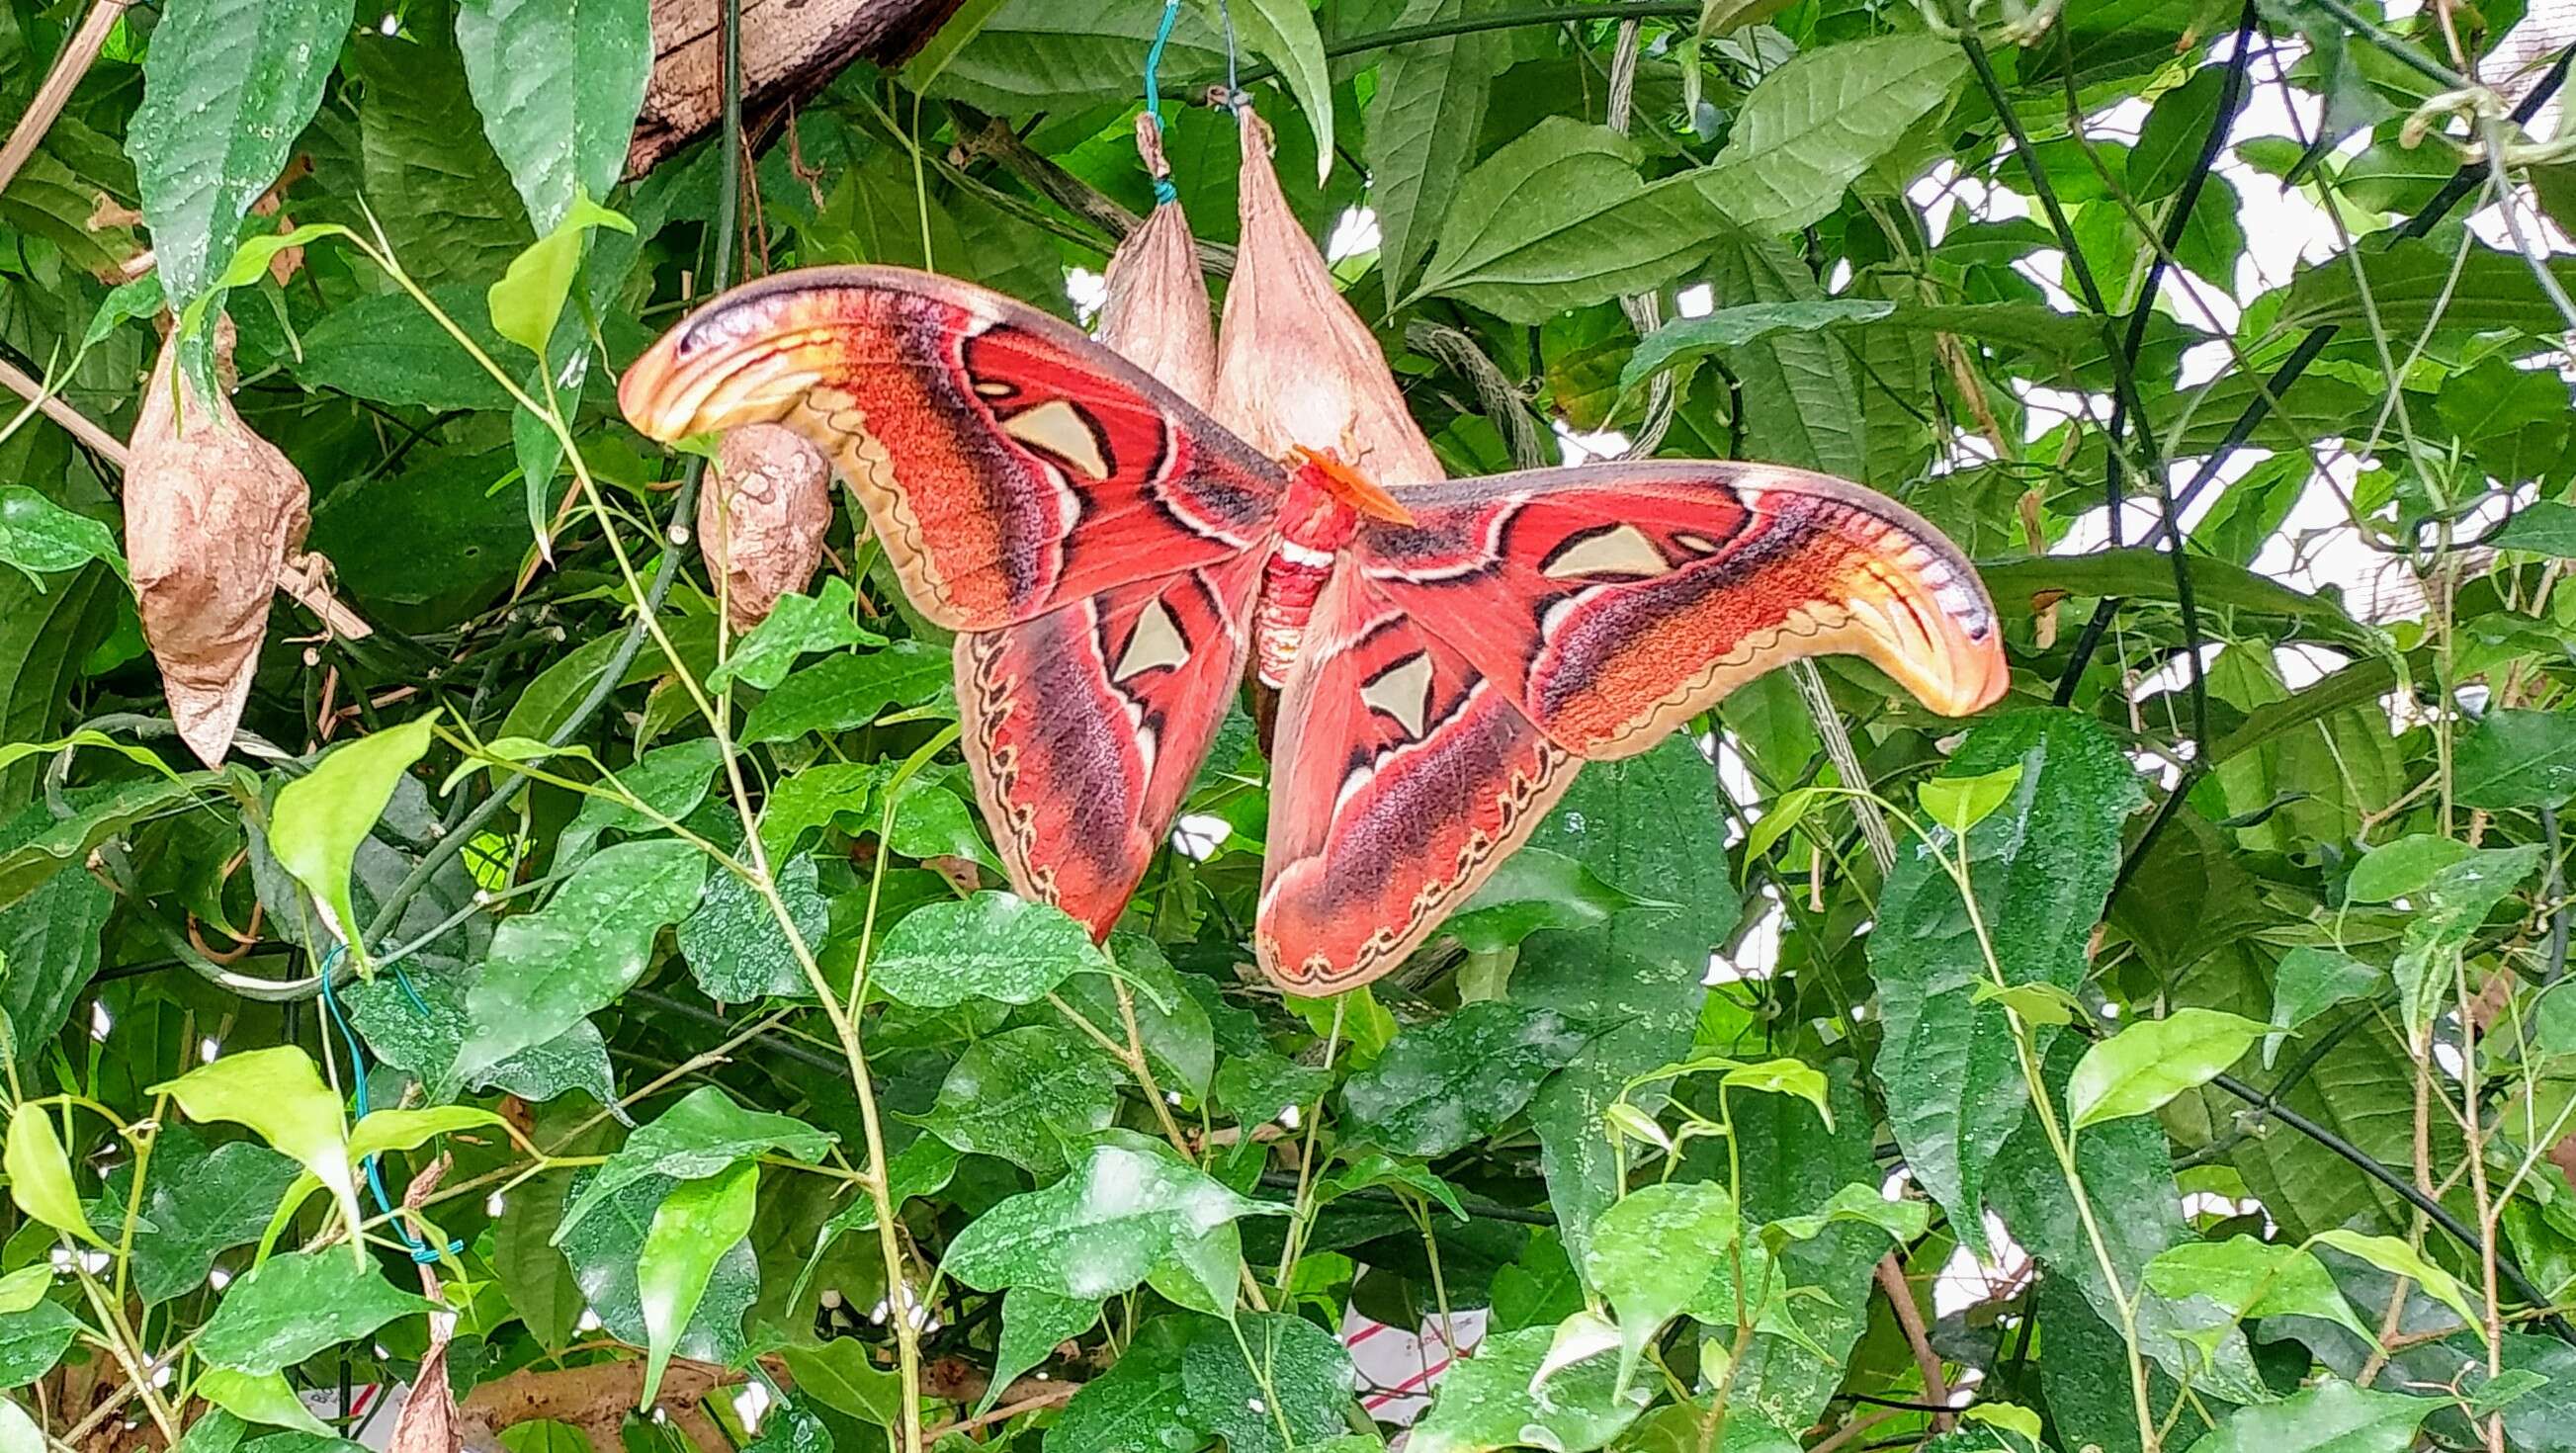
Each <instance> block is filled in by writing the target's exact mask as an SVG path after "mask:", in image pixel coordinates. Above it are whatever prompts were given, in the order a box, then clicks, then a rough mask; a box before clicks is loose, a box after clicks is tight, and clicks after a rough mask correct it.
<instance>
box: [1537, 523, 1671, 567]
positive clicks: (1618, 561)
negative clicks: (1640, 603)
mask: <svg viewBox="0 0 2576 1453" xmlns="http://www.w3.org/2000/svg"><path fill="white" fill-rule="evenodd" d="M1672 569H1673V565H1672V562H1671V561H1669V560H1666V559H1665V558H1664V552H1663V551H1661V550H1658V549H1656V548H1655V542H1654V541H1652V540H1649V539H1647V538H1646V532H1645V531H1643V530H1640V529H1638V528H1637V527H1636V526H1635V525H1631V524H1625V523H1622V524H1616V525H1611V526H1608V527H1606V528H1603V529H1598V530H1591V531H1587V532H1585V533H1583V534H1580V535H1569V536H1567V537H1566V539H1565V543H1564V544H1562V545H1559V546H1557V547H1556V549H1555V550H1554V551H1552V552H1551V553H1550V554H1549V555H1548V557H1547V560H1546V563H1544V564H1543V565H1541V566H1540V567H1539V574H1541V575H1544V576H1546V577H1547V578H1548V579H1550V580H1575V579H1580V578H1583V577H1586V576H1596V575H1625V576H1630V577H1634V578H1636V579H1640V580H1651V579H1653V578H1654V577H1656V576H1658V575H1669V574H1671V573H1672Z"/></svg>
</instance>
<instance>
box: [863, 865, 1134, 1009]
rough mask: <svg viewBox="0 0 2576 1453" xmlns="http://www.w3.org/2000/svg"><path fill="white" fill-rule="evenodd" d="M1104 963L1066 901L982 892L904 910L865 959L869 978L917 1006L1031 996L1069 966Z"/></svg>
mask: <svg viewBox="0 0 2576 1453" xmlns="http://www.w3.org/2000/svg"><path fill="white" fill-rule="evenodd" d="M1108 968H1109V960H1108V959H1107V957H1106V956H1105V955H1103V954H1102V953H1101V952H1100V948H1099V945H1097V944H1094V943H1093V942H1092V941H1091V934H1090V932H1089V931H1088V930H1086V929H1084V928H1083V926H1082V925H1081V924H1079V923H1076V922H1075V921H1073V919H1072V918H1070V917H1068V916H1066V914H1065V912H1064V910H1063V909H1060V908H1057V907H1055V906H1054V905H1052V904H1047V903H1031V902H1029V901H1027V900H1026V899H1022V898H1015V897H1013V896H1012V895H1010V894H1008V893H991V892H987V893H978V894H976V895H975V896H974V897H972V898H968V899H966V900H965V901H964V902H961V903H940V904H932V905H931V906H929V907H927V908H922V909H917V910H915V911H914V912H912V913H908V914H906V915H904V917H903V919H902V921H901V922H898V923H897V924H895V926H894V927H893V928H892V929H891V930H889V931H888V932H887V933H886V935H885V940H884V942H883V943H882V944H880V945H879V946H878V947H877V950H876V955H875V957H874V959H873V960H872V961H871V962H870V963H869V964H868V984H869V986H870V987H871V988H873V989H876V990H877V991H879V992H881V993H883V994H884V995H885V996H886V997H887V998H889V999H893V1000H895V1001H896V1002H898V1003H903V1004H909V1005H911V1006H913V1007H914V1008H916V1009H950V1008H954V1007H956V1006H957V1005H959V1004H963V1003H965V1002H966V1001H967V1000H969V999H979V998H980V999H995V1000H999V1001H1000V1002H1002V1003H1005V1004H1033V1003H1035V1002H1037V1001H1038V1000H1040V999H1043V998H1045V997H1046V995H1047V992H1048V991H1049V990H1051V989H1053V988H1055V986H1056V985H1058V984H1061V983H1063V982H1064V981H1065V980H1066V979H1067V978H1069V977H1070V976H1072V975H1074V974H1078V973H1086V972H1089V973H1105V972H1107V971H1108Z"/></svg>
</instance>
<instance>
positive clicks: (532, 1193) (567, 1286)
mask: <svg viewBox="0 0 2576 1453" xmlns="http://www.w3.org/2000/svg"><path fill="white" fill-rule="evenodd" d="M571 1189H572V1175H571V1173H570V1172H566V1171H556V1172H553V1173H550V1174H547V1175H541V1176H538V1177H537V1178H536V1179H534V1180H532V1181H529V1182H528V1183H527V1184H525V1185H522V1186H520V1187H518V1188H517V1189H515V1190H513V1191H511V1192H510V1193H509V1198H508V1200H507V1202H506V1203H505V1204H504V1205H503V1207H502V1210H501V1217H500V1221H499V1223H498V1224H497V1225H496V1226H495V1227H494V1228H493V1249H492V1270H493V1273H494V1279H495V1280H497V1281H499V1282H500V1284H501V1292H502V1295H503V1296H505V1297H507V1298H508V1299H509V1303H510V1310H511V1311H513V1312H516V1313H518V1315H519V1320H520V1321H522V1322H524V1323H526V1324H527V1328H528V1335H529V1336H531V1337H534V1338H536V1339H537V1345H539V1346H541V1347H544V1348H545V1349H547V1350H548V1351H560V1350H561V1349H563V1348H564V1347H566V1346H568V1345H569V1344H570V1343H571V1341H572V1339H573V1334H574V1333H575V1331H576V1330H577V1329H578V1326H579V1323H580V1321H581V1314H582V1312H583V1311H584V1310H585V1308H584V1306H583V1303H582V1299H581V1288H580V1287H579V1286H577V1285H575V1284H574V1282H573V1277H572V1264H571V1263H570V1262H568V1261H566V1260H565V1259H564V1254H563V1252H562V1251H561V1250H560V1249H558V1248H557V1247H556V1246H555V1244H554V1229H555V1227H556V1225H557V1224H559V1223H560V1222H561V1221H562V1219H563V1210H564V1203H565V1200H566V1197H567V1195H568V1194H569V1193H570V1191H571Z"/></svg>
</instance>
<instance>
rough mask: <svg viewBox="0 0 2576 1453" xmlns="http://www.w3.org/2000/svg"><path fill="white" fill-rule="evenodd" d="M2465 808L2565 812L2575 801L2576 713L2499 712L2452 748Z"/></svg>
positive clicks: (2456, 780) (2483, 719) (2455, 777)
mask: <svg viewBox="0 0 2576 1453" xmlns="http://www.w3.org/2000/svg"><path fill="white" fill-rule="evenodd" d="M2453 753H2454V755H2453V756H2452V759H2451V771H2452V774H2453V782H2454V788H2453V791H2454V794H2455V796H2456V797H2457V798H2458V800H2459V802H2460V804H2461V805H2462V806H2464V807H2485V808H2509V807H2564V806H2566V805H2567V802H2568V800H2569V799H2570V798H2576V714H2572V713H2568V712H2560V711H2524V710H2520V709H2518V708H2514V707H2496V708H2494V709H2493V710H2490V711H2489V712H2488V713H2487V714H2486V715H2485V716H2482V717H2480V718H2478V724H2477V725H2476V726H2473V727H2471V728H2469V734H2468V735H2467V736H2465V737H2462V738H2461V739H2460V743H2459V745H2458V746H2457V747H2455V748H2453Z"/></svg>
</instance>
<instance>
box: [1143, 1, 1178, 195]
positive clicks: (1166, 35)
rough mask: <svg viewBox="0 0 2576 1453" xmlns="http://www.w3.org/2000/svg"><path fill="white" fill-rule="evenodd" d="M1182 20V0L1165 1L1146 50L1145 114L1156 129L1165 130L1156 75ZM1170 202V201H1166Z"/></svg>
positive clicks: (1161, 94)
mask: <svg viewBox="0 0 2576 1453" xmlns="http://www.w3.org/2000/svg"><path fill="white" fill-rule="evenodd" d="M1180 19H1181V0H1163V23H1162V25H1161V26H1159V27H1158V28H1156V30H1155V31H1154V43H1153V44H1152V45H1150V46H1148V47H1146V48H1145V114H1146V115H1148V116H1151V117H1153V118H1154V129H1155V130H1157V131H1160V130H1162V129H1163V87H1162V84H1161V83H1160V82H1159V81H1157V80H1156V79H1155V73H1156V72H1157V71H1160V70H1161V69H1162V66H1163V47H1165V46H1167V45H1169V44H1171V42H1172V27H1173V26H1175V25H1177V24H1179V23H1180ZM1166 200H1168V199H1166Z"/></svg>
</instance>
